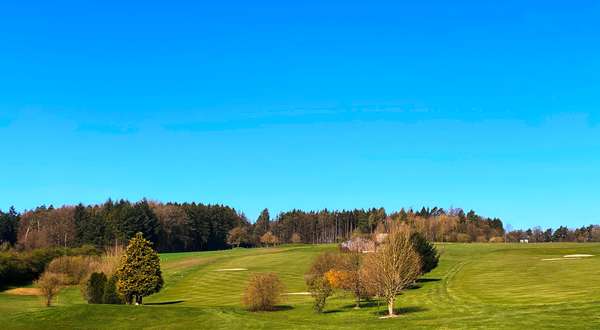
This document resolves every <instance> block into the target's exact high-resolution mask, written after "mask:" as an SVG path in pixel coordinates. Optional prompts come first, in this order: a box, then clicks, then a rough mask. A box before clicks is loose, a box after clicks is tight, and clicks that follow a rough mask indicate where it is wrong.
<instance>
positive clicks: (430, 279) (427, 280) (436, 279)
mask: <svg viewBox="0 0 600 330" xmlns="http://www.w3.org/2000/svg"><path fill="white" fill-rule="evenodd" d="M441 280H442V279H441V278H420V279H418V280H417V283H428V282H439V281H441Z"/></svg>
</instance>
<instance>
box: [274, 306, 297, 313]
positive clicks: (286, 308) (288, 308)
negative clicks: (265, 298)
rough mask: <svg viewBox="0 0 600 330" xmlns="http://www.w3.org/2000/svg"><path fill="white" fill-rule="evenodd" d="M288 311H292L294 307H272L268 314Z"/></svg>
mask: <svg viewBox="0 0 600 330" xmlns="http://www.w3.org/2000/svg"><path fill="white" fill-rule="evenodd" d="M290 309H294V307H292V306H290V305H279V306H275V307H273V309H272V310H270V312H281V311H289V310H290Z"/></svg>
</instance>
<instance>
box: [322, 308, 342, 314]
mask: <svg viewBox="0 0 600 330" xmlns="http://www.w3.org/2000/svg"><path fill="white" fill-rule="evenodd" d="M339 312H341V310H339V309H328V310H325V311H323V314H333V313H339Z"/></svg>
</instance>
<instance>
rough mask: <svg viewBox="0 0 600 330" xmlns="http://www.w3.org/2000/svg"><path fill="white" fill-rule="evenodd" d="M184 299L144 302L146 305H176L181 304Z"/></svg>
mask: <svg viewBox="0 0 600 330" xmlns="http://www.w3.org/2000/svg"><path fill="white" fill-rule="evenodd" d="M184 301H185V300H173V301H162V302H155V303H144V305H146V306H152V305H155V306H159V305H175V304H181V303H182V302H184Z"/></svg>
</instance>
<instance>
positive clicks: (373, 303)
mask: <svg viewBox="0 0 600 330" xmlns="http://www.w3.org/2000/svg"><path fill="white" fill-rule="evenodd" d="M382 305H385V304H384V303H383V302H378V301H377V300H369V301H366V300H365V301H361V302H360V308H363V307H377V306H382ZM354 307H356V304H351V305H345V306H342V308H344V309H348V308H351V309H354Z"/></svg>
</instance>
